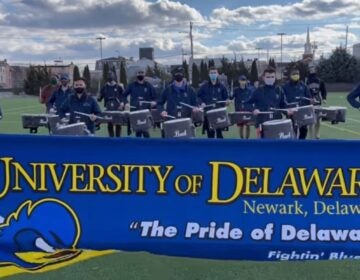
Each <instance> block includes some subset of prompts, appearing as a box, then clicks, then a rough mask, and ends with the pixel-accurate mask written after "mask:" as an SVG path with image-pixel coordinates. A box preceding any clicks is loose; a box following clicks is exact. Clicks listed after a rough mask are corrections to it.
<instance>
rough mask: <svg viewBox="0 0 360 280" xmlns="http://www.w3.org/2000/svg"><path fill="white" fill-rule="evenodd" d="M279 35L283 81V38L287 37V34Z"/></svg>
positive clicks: (281, 33)
mask: <svg viewBox="0 0 360 280" xmlns="http://www.w3.org/2000/svg"><path fill="white" fill-rule="evenodd" d="M277 35H279V36H280V65H281V68H280V69H281V80H282V79H283V69H282V67H283V65H282V63H283V36H284V35H286V33H284V32H280V33H278V34H277Z"/></svg>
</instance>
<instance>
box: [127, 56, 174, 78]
mask: <svg viewBox="0 0 360 280" xmlns="http://www.w3.org/2000/svg"><path fill="white" fill-rule="evenodd" d="M155 65H156V66H157V67H159V69H161V70H162V71H164V72H167V69H166V67H165V66H164V65H162V64H159V63H157V62H155V61H154V60H150V59H147V58H142V59H139V60H138V61H136V62H133V63H132V64H130V65H129V66H128V67H127V68H126V73H127V78H128V79H130V80H131V79H133V78H134V77H135V76H136V73H137V72H138V71H139V70H143V71H145V72H146V70H147V69H148V68H151V69H154V68H155Z"/></svg>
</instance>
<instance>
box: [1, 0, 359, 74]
mask: <svg viewBox="0 0 360 280" xmlns="http://www.w3.org/2000/svg"><path fill="white" fill-rule="evenodd" d="M359 10H360V1H359V0H303V1H286V0H270V1H262V0H252V1H249V0H247V1H243V0H228V1H226V0H223V1H216V0H184V1H172V0H101V1H100V0H1V1H0V46H1V47H0V59H7V60H8V62H9V63H10V64H30V63H33V64H34V63H47V64H52V63H53V62H54V60H56V59H62V60H64V62H74V63H75V64H77V65H79V66H80V67H83V66H85V64H89V66H90V68H93V67H94V63H95V60H96V59H99V58H100V44H99V43H100V42H99V40H96V38H98V37H104V38H105V39H104V40H103V41H102V42H103V57H111V56H118V55H120V56H123V57H126V58H129V57H134V59H138V49H139V47H154V49H155V60H156V61H158V62H160V63H163V64H179V63H181V60H182V55H184V57H185V58H188V57H189V54H190V39H189V25H190V24H189V23H190V21H191V22H193V39H194V56H195V58H205V57H208V58H215V57H222V56H226V57H228V58H229V59H234V58H235V57H236V59H240V58H241V57H242V58H244V59H253V58H256V57H259V58H260V59H261V60H265V59H267V58H268V57H274V58H275V59H276V60H278V61H279V60H280V36H279V35H278V33H280V32H284V33H286V35H285V36H284V37H283V60H284V61H291V60H297V59H299V58H300V57H301V55H302V53H303V52H304V43H305V39H306V31H307V28H309V30H310V36H311V42H312V43H315V44H316V45H317V50H316V56H317V57H319V56H320V55H324V56H327V55H329V54H330V53H331V51H332V50H333V49H334V48H336V47H337V46H345V41H346V39H345V38H346V26H348V28H349V33H348V47H349V51H351V50H352V48H351V47H352V45H353V44H354V43H359V42H360V13H359Z"/></svg>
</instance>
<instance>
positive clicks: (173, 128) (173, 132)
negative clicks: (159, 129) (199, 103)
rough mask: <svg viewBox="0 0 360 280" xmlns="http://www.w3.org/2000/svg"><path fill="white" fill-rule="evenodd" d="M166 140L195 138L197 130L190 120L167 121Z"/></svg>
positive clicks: (165, 124)
mask: <svg viewBox="0 0 360 280" xmlns="http://www.w3.org/2000/svg"><path fill="white" fill-rule="evenodd" d="M163 128H164V135H165V138H193V137H195V128H194V126H193V125H192V122H191V119H190V118H182V119H176V120H171V121H166V122H164V124H163Z"/></svg>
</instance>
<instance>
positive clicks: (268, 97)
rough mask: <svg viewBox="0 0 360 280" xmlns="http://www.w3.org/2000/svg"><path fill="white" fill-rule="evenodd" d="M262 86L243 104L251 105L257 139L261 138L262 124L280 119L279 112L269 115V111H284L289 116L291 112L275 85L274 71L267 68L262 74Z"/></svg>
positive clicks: (282, 94) (280, 89)
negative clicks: (254, 117)
mask: <svg viewBox="0 0 360 280" xmlns="http://www.w3.org/2000/svg"><path fill="white" fill-rule="evenodd" d="M262 78H263V82H264V84H263V85H261V86H259V87H258V88H257V89H256V90H255V92H254V93H253V94H252V95H251V97H250V98H249V99H248V100H247V101H246V102H245V104H248V105H253V106H254V110H253V114H254V115H255V116H257V118H256V134H257V137H258V138H263V136H264V135H263V131H262V123H264V122H266V121H269V120H272V119H282V114H281V112H279V111H274V112H272V113H271V114H270V113H269V112H270V110H271V109H284V112H286V113H287V114H289V115H292V113H293V111H292V110H291V109H286V108H287V102H286V98H285V94H284V91H283V90H282V88H281V87H280V86H277V85H276V73H275V69H274V68H272V67H268V68H266V69H265V70H264V72H263V76H262Z"/></svg>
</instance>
